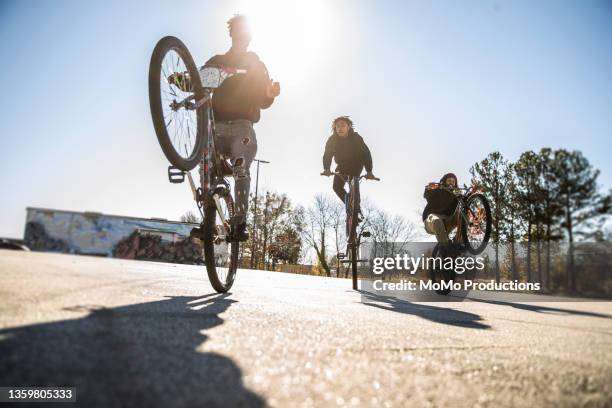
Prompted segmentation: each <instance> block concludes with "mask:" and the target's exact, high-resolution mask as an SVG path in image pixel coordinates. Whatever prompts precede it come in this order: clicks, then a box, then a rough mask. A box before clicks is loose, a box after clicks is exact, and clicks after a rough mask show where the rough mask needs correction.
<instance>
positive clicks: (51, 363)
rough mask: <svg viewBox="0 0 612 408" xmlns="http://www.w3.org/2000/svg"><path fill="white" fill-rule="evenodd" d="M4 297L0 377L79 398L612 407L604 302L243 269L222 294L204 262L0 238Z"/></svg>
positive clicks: (109, 402)
mask: <svg viewBox="0 0 612 408" xmlns="http://www.w3.org/2000/svg"><path fill="white" fill-rule="evenodd" d="M0 299H1V301H0V386H11V385H20V386H25V385H70V386H75V387H76V388H77V403H78V405H80V406H87V407H93V406H113V407H119V406H160V407H167V406H184V407H187V406H202V407H209V406H278V407H294V406H295V407H320V406H376V407H380V406H382V407H385V406H388V407H400V406H402V407H403V406H417V407H426V406H453V407H455V406H459V407H462V406H466V407H468V406H470V407H472V406H482V407H487V406H496V407H497V406H524V407H534V406H555V407H559V406H561V407H563V406H568V407H569V406H593V407H596V406H602V407H603V406H610V405H611V404H612V390H611V388H610V387H611V386H610V384H612V303H609V302H597V303H595V302H593V303H591V302H589V303H582V302H581V303H546V304H544V303H537V304H533V305H526V304H519V303H503V304H495V303H490V302H470V301H466V302H461V303H428V304H423V303H419V304H416V303H406V302H394V301H390V300H384V299H382V300H381V299H373V300H372V301H369V302H368V303H366V304H364V303H362V302H361V296H360V294H359V293H357V292H354V291H352V290H350V281H349V280H339V279H327V278H321V277H312V276H301V275H290V274H284V273H272V272H263V271H248V270H240V271H239V272H238V276H237V279H236V283H235V286H234V288H233V290H232V293H231V294H228V295H219V294H216V293H214V291H213V289H212V288H211V286H210V284H209V283H208V279H207V277H206V272H205V270H204V267H202V266H186V265H174V264H163V263H153V262H140V261H124V260H118V259H106V258H94V257H83V256H70V255H57V254H44V253H35V252H31V253H28V252H19V251H7V250H0ZM0 406H1V404H0ZM28 406H30V405H28ZM53 406H60V405H57V404H54V405H53ZM67 406H74V404H68V405H67Z"/></svg>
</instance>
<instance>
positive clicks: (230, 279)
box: [203, 194, 239, 293]
mask: <svg viewBox="0 0 612 408" xmlns="http://www.w3.org/2000/svg"><path fill="white" fill-rule="evenodd" d="M219 198H220V199H222V200H224V201H225V203H226V205H227V207H228V209H229V211H230V213H231V214H233V210H234V203H233V200H232V199H231V196H230V195H229V194H225V195H223V196H220V197H219ZM216 216H217V208H216V206H215V204H214V203H212V204H211V205H208V206H206V208H205V210H204V221H203V224H204V225H203V229H204V231H203V232H204V240H203V241H204V264H205V265H206V272H207V274H208V279H209V280H210V284H211V285H212V287H213V288H214V289H215V290H216V291H217V292H219V293H225V292H227V291H228V290H230V288H231V287H232V285H233V284H234V280H235V278H236V270H237V269H238V253H239V242H237V241H232V242H229V243H227V245H229V249H230V255H229V264H228V265H227V266H226V267H224V269H227V277H226V278H225V279H222V278H221V272H222V270H221V266H219V265H217V258H216V257H215V246H216V244H215V233H216V222H215V221H216ZM217 245H219V244H217Z"/></svg>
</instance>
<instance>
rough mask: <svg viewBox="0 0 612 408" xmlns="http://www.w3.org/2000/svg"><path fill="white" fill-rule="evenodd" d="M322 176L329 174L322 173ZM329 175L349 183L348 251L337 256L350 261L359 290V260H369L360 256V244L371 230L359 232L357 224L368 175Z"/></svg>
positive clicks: (347, 215) (347, 204) (347, 200)
mask: <svg viewBox="0 0 612 408" xmlns="http://www.w3.org/2000/svg"><path fill="white" fill-rule="evenodd" d="M321 175H322V176H326V175H327V174H325V173H321ZM329 175H334V176H339V177H341V178H342V179H343V180H344V182H345V183H348V185H349V192H348V195H347V198H346V202H345V206H346V237H347V239H346V253H339V254H338V255H337V256H338V258H340V259H341V261H340V262H341V263H348V264H350V266H351V275H352V280H353V289H354V290H357V266H358V263H359V262H367V260H360V259H358V258H359V244H360V242H361V237H364V238H367V237H369V236H370V232H369V231H363V232H361V233H360V234H358V233H357V225H358V224H359V203H360V200H361V197H360V195H359V183H360V182H361V180H362V179H364V178H365V177H366V176H365V174H364V175H361V176H350V175H348V174H342V173H338V172H335V173H331V174H329ZM370 180H376V181H380V179H379V178H378V177H374V178H372V179H370Z"/></svg>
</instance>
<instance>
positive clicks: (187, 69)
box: [149, 36, 204, 171]
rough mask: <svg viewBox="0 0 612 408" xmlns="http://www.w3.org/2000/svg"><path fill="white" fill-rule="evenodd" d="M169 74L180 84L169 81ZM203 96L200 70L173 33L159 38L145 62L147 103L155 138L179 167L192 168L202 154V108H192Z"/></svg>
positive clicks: (186, 169) (169, 159) (183, 168)
mask: <svg viewBox="0 0 612 408" xmlns="http://www.w3.org/2000/svg"><path fill="white" fill-rule="evenodd" d="M173 74H178V75H180V77H181V78H182V83H180V85H181V86H179V85H177V84H171V83H170V82H169V79H168V78H170V77H171V76H172V75H173ZM202 98H204V89H203V88H202V83H201V82H200V74H199V73H198V70H197V68H196V65H195V63H194V62H193V58H192V57H191V54H190V53H189V50H188V49H187V47H186V46H185V44H183V42H182V41H181V40H179V39H178V38H176V37H171V36H168V37H164V38H162V39H161V40H160V41H159V42H158V43H157V45H156V46H155V49H154V50H153V54H152V55H151V62H150V64H149V104H150V108H151V117H152V119H153V127H154V128H155V133H156V134H157V139H158V141H159V144H160V146H161V148H162V151H163V152H164V155H165V156H166V158H167V159H168V161H170V163H171V164H172V165H173V166H175V167H177V168H179V169H180V170H183V171H189V170H191V169H193V168H194V167H195V166H196V165H197V164H198V162H199V161H200V158H201V156H202V144H203V142H204V131H203V128H204V116H203V109H201V108H199V109H195V108H194V104H195V102H196V101H199V100H201V99H202Z"/></svg>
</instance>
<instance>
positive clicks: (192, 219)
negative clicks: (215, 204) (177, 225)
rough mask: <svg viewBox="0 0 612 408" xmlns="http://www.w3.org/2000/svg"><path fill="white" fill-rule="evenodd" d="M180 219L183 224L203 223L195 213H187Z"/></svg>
mask: <svg viewBox="0 0 612 408" xmlns="http://www.w3.org/2000/svg"><path fill="white" fill-rule="evenodd" d="M179 219H180V220H181V222H189V223H192V224H199V223H201V222H202V218H201V217H200V216H199V215H197V214H196V213H194V212H193V211H187V212H186V213H185V214H183V215H181V217H180V218H179Z"/></svg>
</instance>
